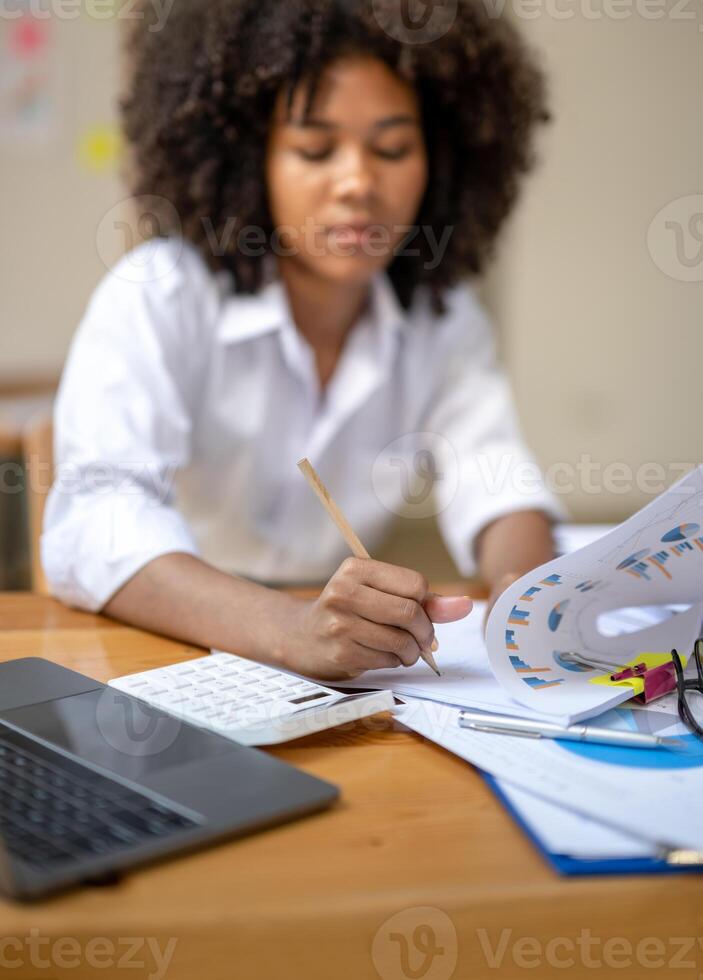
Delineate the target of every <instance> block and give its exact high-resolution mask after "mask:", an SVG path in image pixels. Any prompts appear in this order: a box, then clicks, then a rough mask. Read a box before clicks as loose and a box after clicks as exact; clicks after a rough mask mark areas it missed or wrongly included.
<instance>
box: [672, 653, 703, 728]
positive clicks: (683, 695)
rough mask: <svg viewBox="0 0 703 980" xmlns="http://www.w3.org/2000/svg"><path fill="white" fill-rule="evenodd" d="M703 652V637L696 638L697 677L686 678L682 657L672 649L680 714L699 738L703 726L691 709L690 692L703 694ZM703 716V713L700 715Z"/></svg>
mask: <svg viewBox="0 0 703 980" xmlns="http://www.w3.org/2000/svg"><path fill="white" fill-rule="evenodd" d="M702 653H703V639H700V640H696V643H695V645H694V647H693V660H694V663H695V665H696V674H697V676H696V677H691V678H688V679H687V678H685V677H684V673H683V665H682V663H681V657H680V656H679V654H678V652H677V651H676V650H672V651H671V659H672V660H673V662H674V669H675V671H676V690H677V692H678V696H679V715H680V716H681V721H682V722H683V723H684V725H686V727H687V728H690V729H691V731H692V732H694V733H695V734H696V735H697V736H698V737H699V738H703V727H701V725H700V724H699V722H698V721H697V720H696V717H695V715H694V713H693V711H692V709H691V700H692V699H691V697H690V694H689V693H688V692H690V691H695V692H696V693H698V694H701V695H703V664H701V654H702ZM699 717H701V718H703V715H699Z"/></svg>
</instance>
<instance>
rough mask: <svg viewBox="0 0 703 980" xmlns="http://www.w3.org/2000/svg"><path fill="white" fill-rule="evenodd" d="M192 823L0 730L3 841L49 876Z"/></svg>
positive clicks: (29, 740) (12, 734)
mask: <svg viewBox="0 0 703 980" xmlns="http://www.w3.org/2000/svg"><path fill="white" fill-rule="evenodd" d="M195 826H197V824H196V823H195V821H193V820H190V819H189V818H188V817H185V816H184V815H183V814H181V813H178V812H177V811H176V810H172V809H170V808H169V807H166V806H163V805H161V804H160V803H157V802H155V801H154V800H152V799H150V798H149V797H148V796H144V795H143V794H141V793H138V792H135V791H134V790H132V789H129V788H128V787H126V786H123V785H122V784H121V783H119V782H117V781H115V780H111V779H108V778H105V777H104V776H100V775H98V774H97V773H94V772H93V771H92V770H90V769H88V768H87V767H86V766H81V765H80V764H79V763H75V762H73V761H72V760H70V759H65V758H64V757H63V756H62V755H60V754H59V753H58V752H53V751H52V750H51V749H48V748H45V747H44V746H42V745H40V744H39V743H37V742H34V741H33V740H32V739H29V738H25V737H24V736H23V735H21V734H19V733H17V732H14V731H12V730H10V729H8V728H5V727H3V726H0V838H2V839H3V840H4V842H5V844H6V845H7V848H8V850H9V852H10V853H11V854H14V855H15V856H16V857H18V858H20V859H21V860H23V861H25V862H26V863H28V864H30V865H33V866H35V867H40V868H43V869H46V870H49V869H50V868H52V867H54V866H58V865H59V864H63V863H66V862H72V861H76V860H80V859H85V858H88V857H91V856H92V857H97V856H102V855H105V854H109V853H111V852H114V851H120V850H123V849H125V848H132V847H134V846H135V845H138V844H141V843H143V842H145V841H154V840H156V839H158V838H163V837H168V836H170V835H172V834H174V833H177V832H180V831H183V830H184V829H187V828H189V827H195Z"/></svg>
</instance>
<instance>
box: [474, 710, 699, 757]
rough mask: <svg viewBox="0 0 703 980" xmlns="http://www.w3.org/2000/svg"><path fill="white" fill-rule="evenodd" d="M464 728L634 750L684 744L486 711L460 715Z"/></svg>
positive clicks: (659, 736)
mask: <svg viewBox="0 0 703 980" xmlns="http://www.w3.org/2000/svg"><path fill="white" fill-rule="evenodd" d="M459 725H460V727H461V728H469V729H471V730H473V731H475V732H489V733H490V734H492V735H521V736H523V738H563V739H567V740H568V741H570V742H600V743H601V744H603V745H621V746H627V747H628V748H632V749H638V748H639V749H657V748H676V747H677V746H679V745H681V744H682V743H681V741H680V740H679V739H677V738H665V737H663V736H661V735H645V734H643V733H642V732H622V731H617V730H616V729H614V728H593V727H591V726H590V725H569V726H568V727H566V728H565V727H563V726H562V725H557V724H555V723H554V722H551V721H535V720H534V719H532V718H510V717H509V716H507V715H493V714H488V713H487V712H483V711H462V712H461V714H460V715H459Z"/></svg>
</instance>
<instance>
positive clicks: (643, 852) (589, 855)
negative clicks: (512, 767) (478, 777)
mask: <svg viewBox="0 0 703 980" xmlns="http://www.w3.org/2000/svg"><path fill="white" fill-rule="evenodd" d="M497 783H498V786H499V788H500V791H501V793H504V794H505V796H506V797H507V798H508V801H509V802H510V804H511V805H512V806H513V807H514V808H515V810H517V812H518V813H519V814H520V817H521V818H522V820H524V821H525V823H526V824H527V825H528V827H529V828H530V830H531V831H532V832H533V834H534V835H535V837H537V839H538V840H539V841H540V842H541V844H542V846H543V847H544V848H545V849H546V850H547V851H549V852H550V853H551V854H566V855H568V856H569V857H573V858H579V859H581V860H582V861H586V860H589V861H595V860H599V859H607V858H641V857H644V858H654V857H656V856H657V853H656V849H655V848H654V847H653V846H652V845H651V844H650V843H648V842H646V841H642V840H636V839H635V838H633V837H631V836H630V835H629V834H626V833H624V832H623V831H622V830H615V829H613V828H612V827H608V826H606V825H605V824H602V823H600V822H599V821H597V820H592V819H591V818H590V817H583V816H581V815H580V814H578V813H573V812H572V811H571V810H565V809H564V808H563V807H562V806H557V805H556V803H549V802H548V801H547V800H541V799H540V798H539V796H535V795H534V794H533V793H529V792H528V791H527V790H526V789H523V788H522V787H520V786H513V785H512V783H508V782H506V781H505V780H503V779H499V780H497Z"/></svg>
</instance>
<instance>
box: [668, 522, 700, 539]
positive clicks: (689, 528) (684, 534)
mask: <svg viewBox="0 0 703 980" xmlns="http://www.w3.org/2000/svg"><path fill="white" fill-rule="evenodd" d="M700 529H701V526H700V524H679V525H678V527H674V528H672V529H671V530H670V531H667V533H666V534H665V535H664V536H663V537H662V541H664V542H666V543H667V544H668V543H669V542H671V541H685V540H686V538H692V537H693V535H694V534H698V532H699V531H700Z"/></svg>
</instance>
